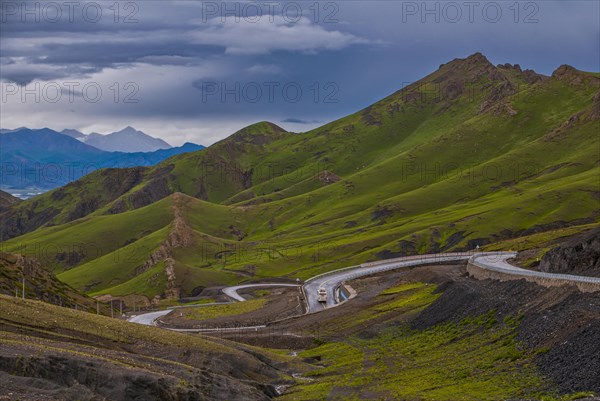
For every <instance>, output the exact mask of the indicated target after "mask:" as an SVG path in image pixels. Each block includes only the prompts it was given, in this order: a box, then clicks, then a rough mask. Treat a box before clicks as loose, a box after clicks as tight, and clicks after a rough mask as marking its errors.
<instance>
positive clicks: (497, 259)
mask: <svg viewBox="0 0 600 401" xmlns="http://www.w3.org/2000/svg"><path fill="white" fill-rule="evenodd" d="M516 256H517V253H516V252H479V253H476V254H475V253H473V252H454V253H438V254H429V255H417V256H407V257H402V258H396V259H388V260H383V261H378V262H371V263H363V264H361V265H358V266H350V267H346V268H343V269H339V270H334V271H330V272H327V273H323V274H319V275H317V276H314V277H312V278H310V279H308V280H306V282H305V284H304V286H303V290H304V293H305V295H306V304H307V313H316V312H320V311H323V310H325V309H327V308H331V307H334V306H336V305H337V304H339V301H338V299H337V297H336V290H337V288H338V287H340V285H342V284H343V283H344V282H346V281H349V280H353V279H356V278H359V277H364V276H369V275H372V274H377V273H382V272H386V271H390V270H396V269H399V268H403V267H411V266H418V265H428V264H435V263H448V262H456V261H464V260H469V262H470V263H471V264H474V265H476V266H478V267H480V268H482V269H485V270H489V271H495V272H500V273H505V274H508V275H510V276H513V277H516V278H519V277H539V278H544V279H550V280H553V279H554V280H561V281H567V282H573V283H578V282H583V283H592V284H598V286H599V287H600V278H598V277H585V276H574V275H568V274H553V273H543V272H537V271H533V270H527V269H523V268H520V267H518V266H514V265H511V264H510V263H508V261H507V260H508V259H511V258H514V257H516ZM297 286H298V285H296V284H282V283H262V284H245V285H237V286H233V287H226V288H224V289H223V293H224V294H226V295H227V296H228V297H230V298H232V299H233V300H235V301H239V302H243V301H245V299H244V298H243V297H242V296H241V295H239V294H238V293H237V291H238V290H240V289H243V288H253V287H297ZM321 287H323V288H325V289H326V290H327V302H326V303H320V302H318V300H317V291H318V289H319V288H321ZM208 305H211V304H202V305H191V306H208ZM212 305H214V304H212ZM175 308H177V307H175ZM175 308H171V309H165V310H162V311H157V312H150V313H145V314H142V315H138V316H133V317H131V318H130V319H129V321H130V322H133V323H140V324H145V325H156V320H157V319H158V318H160V317H162V316H164V315H167V314H168V313H170V312H171V310H173V309H175ZM261 327H262V326H261ZM178 331H185V330H178ZM190 331H192V330H190Z"/></svg>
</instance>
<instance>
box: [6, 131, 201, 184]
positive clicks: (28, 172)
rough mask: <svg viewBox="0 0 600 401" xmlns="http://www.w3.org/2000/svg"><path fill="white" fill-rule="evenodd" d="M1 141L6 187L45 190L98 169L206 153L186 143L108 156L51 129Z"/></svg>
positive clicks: (11, 135) (12, 135)
mask: <svg viewBox="0 0 600 401" xmlns="http://www.w3.org/2000/svg"><path fill="white" fill-rule="evenodd" d="M69 133H70V134H76V133H73V131H69ZM0 141H1V144H2V148H1V149H0V158H1V159H2V162H3V167H2V170H1V171H0V173H1V175H0V180H1V181H0V182H1V184H2V187H3V188H40V189H44V190H48V189H53V188H56V187H59V186H61V185H65V184H67V183H69V182H71V181H73V180H76V179H78V178H80V177H82V176H84V175H86V174H87V173H89V172H91V171H94V170H97V169H101V168H111V167H129V166H149V165H153V164H156V163H158V162H160V161H162V160H164V159H166V158H168V157H171V156H173V155H177V154H181V153H185V152H192V151H198V150H201V149H203V146H199V145H194V144H190V143H186V144H185V145H183V146H181V147H177V148H170V149H161V150H158V151H155V152H148V153H143V152H136V153H123V152H105V151H102V150H100V149H97V148H95V147H93V146H90V145H88V144H87V143H83V142H81V141H78V140H76V139H74V138H72V137H70V136H68V135H64V134H62V133H58V132H56V131H53V130H51V129H48V128H44V129H41V130H31V129H27V128H25V129H22V130H19V131H14V132H10V133H6V134H3V135H2V138H1V139H0Z"/></svg>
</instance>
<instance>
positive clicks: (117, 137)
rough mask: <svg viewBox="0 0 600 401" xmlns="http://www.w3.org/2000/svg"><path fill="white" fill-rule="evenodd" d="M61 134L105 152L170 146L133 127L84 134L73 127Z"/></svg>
mask: <svg viewBox="0 0 600 401" xmlns="http://www.w3.org/2000/svg"><path fill="white" fill-rule="evenodd" d="M61 134H64V135H68V136H70V137H71V138H75V139H77V140H78V141H81V142H84V143H86V144H88V145H90V146H93V147H95V148H97V149H100V150H104V151H107V152H154V151H156V150H160V149H170V148H171V147H172V146H171V145H169V144H168V143H167V142H165V141H163V140H162V139H159V138H154V137H151V136H150V135H146V134H145V133H143V132H142V131H138V130H136V129H135V128H133V127H126V128H124V129H122V130H121V131H117V132H113V133H112V134H108V135H102V134H98V133H96V132H93V133H91V134H89V135H86V134H84V133H82V132H79V131H77V130H74V129H65V130H63V131H62V132H61Z"/></svg>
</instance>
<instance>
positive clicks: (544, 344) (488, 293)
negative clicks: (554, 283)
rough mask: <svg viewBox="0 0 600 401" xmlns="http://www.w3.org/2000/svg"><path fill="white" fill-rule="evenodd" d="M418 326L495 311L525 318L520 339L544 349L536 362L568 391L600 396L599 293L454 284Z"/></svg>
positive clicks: (511, 284) (467, 282)
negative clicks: (593, 393) (599, 394)
mask: <svg viewBox="0 0 600 401" xmlns="http://www.w3.org/2000/svg"><path fill="white" fill-rule="evenodd" d="M439 290H440V291H443V294H442V295H441V297H440V298H439V299H438V300H437V301H435V302H434V303H433V304H432V305H431V306H430V307H429V308H427V309H426V310H425V311H423V312H422V313H421V314H420V315H419V316H418V317H417V318H416V319H415V320H414V321H413V322H412V326H413V327H414V328H415V329H424V328H428V327H432V326H434V325H436V324H440V323H446V322H450V321H453V322H458V321H460V320H461V319H463V318H465V317H467V316H479V315H481V314H484V313H486V312H488V311H489V310H495V311H496V314H497V317H498V319H505V318H507V317H509V316H511V317H515V318H519V317H520V318H521V319H522V320H521V324H520V325H519V328H518V337H517V338H518V340H520V341H521V342H522V344H523V346H525V347H528V348H531V349H535V350H537V351H539V353H538V355H537V356H536V358H535V363H536V364H537V365H538V367H539V368H540V370H541V372H542V373H543V374H545V375H546V376H548V377H549V378H551V379H552V380H553V381H554V382H555V383H556V384H557V385H558V387H559V389H560V390H561V391H563V392H565V393H573V392H578V391H594V392H596V393H598V392H600V293H598V292H597V293H581V292H579V291H578V290H577V289H576V288H575V287H570V286H567V287H559V288H545V287H541V286H538V285H536V284H533V283H528V282H526V281H525V280H518V281H507V282H500V281H494V280H483V281H474V280H469V279H465V280H463V281H456V282H449V283H446V284H445V285H443V286H442V287H441V288H440V289H439Z"/></svg>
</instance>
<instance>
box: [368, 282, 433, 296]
mask: <svg viewBox="0 0 600 401" xmlns="http://www.w3.org/2000/svg"><path fill="white" fill-rule="evenodd" d="M423 286H428V284H423V283H408V284H401V285H398V286H395V287H390V288H387V289H385V290H383V291H381V293H380V294H379V295H393V294H398V293H401V292H404V291H408V290H415V289H422V288H423Z"/></svg>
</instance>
